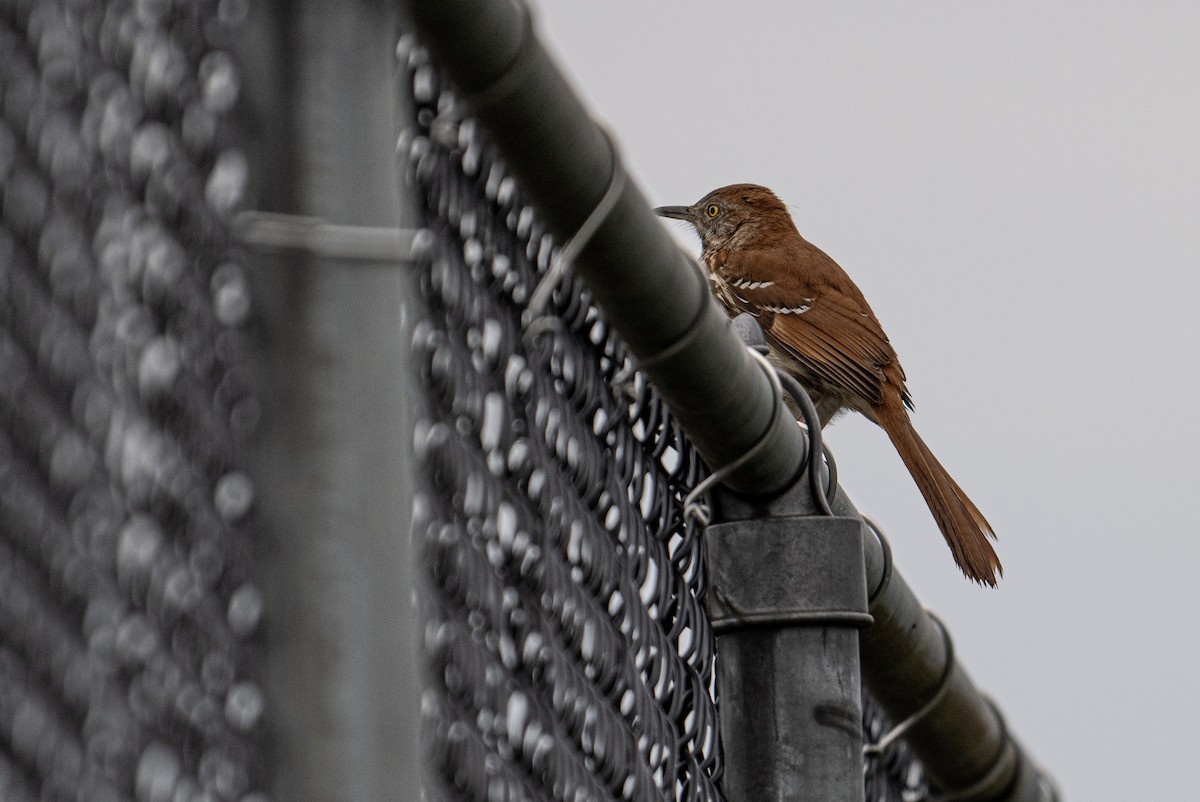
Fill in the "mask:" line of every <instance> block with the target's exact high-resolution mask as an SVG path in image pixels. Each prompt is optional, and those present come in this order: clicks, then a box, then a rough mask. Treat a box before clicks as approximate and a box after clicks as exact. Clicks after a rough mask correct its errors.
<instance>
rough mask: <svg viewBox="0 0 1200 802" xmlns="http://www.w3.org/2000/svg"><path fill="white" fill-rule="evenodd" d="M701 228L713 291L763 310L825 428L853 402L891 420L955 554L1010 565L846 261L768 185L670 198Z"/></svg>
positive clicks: (775, 344)
mask: <svg viewBox="0 0 1200 802" xmlns="http://www.w3.org/2000/svg"><path fill="white" fill-rule="evenodd" d="M655 212H656V213H657V214H659V215H660V216H662V217H672V218H675V219H677V220H686V221H687V222H689V223H691V224H692V225H693V226H695V227H696V231H697V232H698V233H699V234H700V243H701V258H702V259H703V260H704V264H705V265H706V266H707V267H708V277H709V281H710V282H711V283H712V290H713V293H714V294H715V295H716V296H717V299H718V300H719V301H720V302H721V304H722V306H724V307H725V311H727V312H728V313H729V315H730V316H736V315H738V314H741V313H742V312H749V313H750V314H752V315H754V316H755V317H756V318H758V322H759V323H760V324H761V325H762V328H763V331H764V332H765V333H766V336H767V342H768V343H769V345H770V347H771V351H770V354H769V358H770V360H771V362H772V363H773V364H774V365H776V366H777V367H779V368H782V369H783V370H785V371H787V372H788V373H789V374H791V375H792V376H795V377H796V379H798V380H799V381H800V383H801V384H802V385H804V389H806V390H807V391H808V393H809V395H810V396H811V397H812V400H813V403H814V404H815V405H816V408H817V413H818V415H819V416H820V418H821V425H822V426H824V425H825V424H827V423H828V422H829V421H830V420H832V419H833V417H834V416H836V415H837V414H838V413H839V412H842V411H843V410H847V409H852V410H856V411H858V412H861V413H862V414H863V415H866V416H867V418H869V419H870V420H873V421H875V423H877V424H879V425H880V426H881V427H883V430H884V431H885V432H887V434H888V437H890V438H891V440H892V444H893V445H895V447H896V450H897V451H898V452H900V458H901V459H902V460H904V464H905V466H907V467H908V471H909V473H911V474H912V477H913V479H914V480H916V483H917V487H919V488H920V490H921V495H923V496H924V497H925V502H926V503H927V504H928V505H929V510H930V511H931V512H932V513H933V517H934V519H935V520H936V521H937V524H938V528H940V529H941V530H942V534H943V535H944V536H945V538H946V543H948V544H949V546H950V551H951V552H952V553H953V554H954V561H955V562H957V563H958V566H959V568H961V569H962V571H963V573H964V574H966V575H967V577H969V578H970V579H973V580H975V581H977V582H982V583H986V584H988V585H993V586H994V585H995V584H996V575H997V574H999V573H1003V568H1002V566H1001V565H1000V559H999V558H998V557H997V556H996V552H995V550H994V549H993V548H992V544H991V543H989V542H988V538H995V533H993V532H992V527H991V526H990V525H989V524H988V522H987V519H985V518H984V517H983V514H982V513H981V512H980V511H979V509H978V508H977V507H976V506H975V505H974V504H973V503H972V502H971V500H970V499H969V498H967V494H966V493H964V492H963V491H962V488H960V487H959V486H958V484H957V483H956V482H955V481H954V479H952V478H951V477H950V474H949V473H947V472H946V469H945V468H943V467H942V465H941V463H939V462H938V461H937V459H936V458H935V457H934V456H933V453H932V452H931V451H930V450H929V447H928V446H926V445H925V443H924V441H922V440H921V438H920V437H919V436H918V435H917V432H916V430H915V429H913V425H912V422H911V421H910V420H909V418H908V410H909V409H911V408H912V398H911V397H910V396H909V394H908V390H907V389H906V388H905V386H904V369H903V368H901V367H900V362H899V361H898V360H897V358H896V351H895V349H893V348H892V344H891V343H890V342H888V338H887V335H886V334H884V333H883V328H882V327H880V325H879V320H878V319H876V317H875V313H874V312H872V311H871V307H870V306H869V305H868V304H867V301H866V299H865V298H863V294H862V293H861V292H860V291H859V289H858V287H856V286H854V282H853V281H851V280H850V277H849V276H847V275H846V273H845V271H843V270H842V269H841V268H840V267H838V265H837V263H836V262H834V261H833V260H832V259H830V258H829V257H828V256H827V255H825V253H824V252H823V251H821V250H820V249H819V248H817V247H816V246H815V245H813V244H812V243H810V242H808V241H807V240H805V239H804V238H803V237H802V236H800V232H799V231H797V230H796V225H795V223H793V222H792V218H791V215H789V214H788V211H787V207H785V206H784V205H783V202H782V201H780V200H779V198H778V197H776V195H775V193H774V192H772V191H771V190H769V189H767V188H766V187H760V186H757V185H755V184H734V185H732V186H728V187H721V188H720V189H716V190H713V191H712V192H710V193H708V194H707V195H705V196H704V197H703V198H702V199H701V200H699V201H698V202H696V203H694V204H693V205H691V206H661V207H659V208H658V209H655Z"/></svg>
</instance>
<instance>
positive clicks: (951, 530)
mask: <svg viewBox="0 0 1200 802" xmlns="http://www.w3.org/2000/svg"><path fill="white" fill-rule="evenodd" d="M874 411H875V413H876V416H877V418H878V419H879V424H880V426H882V427H883V430H884V431H886V432H887V433H888V437H890V438H891V440H892V444H893V445H894V446H895V447H896V451H898V452H899V453H900V458H901V459H902V460H904V465H905V466H906V467H907V468H908V472H909V473H911V474H912V477H913V479H914V480H915V481H916V483H917V487H918V488H920V490H921V495H923V496H924V497H925V503H926V504H928V505H929V511H930V512H932V513H933V517H934V520H936V521H937V525H938V528H939V529H941V530H942V535H943V536H944V537H945V538H946V543H947V544H948V545H949V546H950V552H951V553H952V554H953V555H954V561H955V562H956V563H958V567H959V568H961V569H962V572H963V573H964V574H966V575H967V577H968V578H969V579H973V580H975V581H976V582H980V583H983V584H986V585H991V586H993V587H995V585H996V577H997V575H1000V574H1003V573H1004V567H1003V566H1002V565H1001V564H1000V558H999V557H998V556H997V555H996V550H995V549H993V548H992V544H991V543H990V542H989V540H988V539H989V538H991V539H995V537H996V535H995V533H994V532H992V527H991V524H989V523H988V522H987V519H986V518H984V517H983V513H981V512H980V511H979V508H978V507H976V506H975V505H974V504H973V503H972V502H971V499H969V498H967V494H966V493H964V492H963V491H962V488H961V487H959V486H958V483H957V482H955V481H954V479H952V478H951V476H950V474H949V473H947V472H946V469H945V468H943V467H942V464H941V463H940V462H938V461H937V458H936V457H935V456H933V452H931V451H930V450H929V446H927V445H925V441H924V440H922V439H921V437H920V435H918V434H917V432H916V430H915V429H914V428H913V425H912V422H911V421H910V420H909V419H908V412H907V411H906V410H905V409H904V408H903V407H902V406H900V404H899V403H897V404H896V405H895V407H894V408H892V407H891V405H885V408H883V409H880V408H876V409H875V410H874Z"/></svg>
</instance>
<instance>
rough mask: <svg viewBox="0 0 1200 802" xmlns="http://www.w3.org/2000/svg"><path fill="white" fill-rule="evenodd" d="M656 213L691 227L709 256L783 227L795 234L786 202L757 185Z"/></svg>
mask: <svg viewBox="0 0 1200 802" xmlns="http://www.w3.org/2000/svg"><path fill="white" fill-rule="evenodd" d="M654 213H655V214H657V215H658V216H659V217H670V218H673V219H675V220H686V221H687V222H689V223H691V224H692V225H693V226H695V227H696V233H698V234H699V235H700V245H701V247H703V249H704V250H705V251H706V252H708V251H713V250H720V249H723V248H727V247H736V246H739V245H742V244H745V243H749V242H751V241H752V240H753V239H754V238H755V236H757V235H759V234H760V233H766V232H767V231H768V230H770V229H772V228H775V227H777V226H780V225H783V226H785V227H788V228H791V229H792V230H795V227H794V226H793V225H792V218H791V216H790V215H789V214H788V211H787V207H786V206H784V205H783V201H781V200H779V198H778V197H777V196H776V195H775V193H774V192H772V191H771V190H769V189H767V188H766V187H762V186H759V185H758V184H732V185H730V186H727V187H721V188H720V189H714V190H713V191H712V192H710V193H708V194H707V195H705V196H704V197H703V198H701V199H700V200H698V201H696V202H695V203H693V204H692V205H691V206H659V207H658V208H657V209H655V210H654Z"/></svg>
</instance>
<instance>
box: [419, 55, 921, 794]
mask: <svg viewBox="0 0 1200 802" xmlns="http://www.w3.org/2000/svg"><path fill="white" fill-rule="evenodd" d="M401 52H402V57H403V58H405V59H406V60H407V63H408V67H409V68H410V70H411V74H412V79H413V94H414V98H415V100H416V105H415V108H416V115H415V116H416V119H415V121H414V124H413V126H412V127H411V128H410V129H409V130H408V131H407V132H405V134H404V135H403V136H402V138H401V153H402V156H403V157H405V158H407V159H408V161H409V164H410V169H411V175H412V178H413V180H414V182H415V184H416V185H417V186H418V188H419V192H420V194H421V198H422V201H423V203H424V206H425V209H426V220H425V226H426V228H427V230H428V232H429V234H430V236H429V240H428V242H427V247H426V249H425V251H424V254H423V264H422V272H421V289H422V298H421V300H422V301H423V304H424V308H423V310H422V312H423V315H422V322H421V323H420V324H419V325H418V326H417V330H416V332H415V336H414V343H413V351H414V355H415V361H416V363H417V365H418V366H419V371H420V384H421V385H422V386H423V387H424V388H425V395H424V398H425V406H424V409H423V411H422V414H421V422H420V428H419V431H418V433H417V443H418V453H419V455H420V457H421V460H422V472H423V474H424V476H425V485H424V488H423V490H422V491H421V493H420V495H419V497H418V504H417V508H418V510H419V513H418V520H417V526H416V530H415V531H416V536H417V537H418V539H419V542H420V544H421V547H422V548H423V549H424V553H425V554H426V564H427V566H428V569H429V572H430V578H431V580H432V581H431V585H432V587H433V590H432V592H431V593H430V594H429V596H428V598H427V599H426V613H425V615H426V620H427V621H428V625H427V627H426V629H425V633H426V643H425V647H426V650H427V653H428V656H429V660H430V668H431V672H430V678H431V684H430V687H429V690H428V692H427V698H426V703H425V706H424V707H425V712H426V722H425V723H426V727H427V733H428V737H427V740H428V742H429V743H430V745H431V748H432V749H433V751H434V754H435V756H436V759H435V763H436V765H437V766H438V767H439V768H440V780H441V787H442V791H443V793H445V795H446V796H447V798H453V799H481V800H482V799H492V798H496V799H510V798H514V799H515V798H546V799H550V798H557V799H613V800H617V799H636V800H662V799H675V800H719V799H722V795H721V791H720V775H721V749H720V743H719V735H718V727H717V707H716V700H715V699H714V693H713V691H714V682H713V671H714V652H715V640H714V637H713V633H712V630H711V628H710V626H709V623H708V620H707V617H706V614H705V612H704V608H703V604H702V602H703V598H704V593H705V568H704V560H703V555H704V542H703V537H702V531H701V529H700V528H699V527H698V526H697V525H696V523H695V521H694V520H692V519H689V518H685V516H684V515H683V500H684V498H685V497H686V495H687V493H688V492H689V490H690V489H691V488H692V487H693V486H694V485H695V483H696V482H697V481H698V480H699V479H700V478H702V477H703V476H704V475H705V473H706V471H705V468H704V466H703V465H702V464H701V463H700V462H699V460H698V457H697V456H696V454H695V452H694V451H693V450H692V447H691V445H690V444H689V443H688V441H687V439H686V438H685V437H684V436H683V434H682V433H681V432H680V431H679V429H678V427H677V426H676V425H675V424H674V423H673V421H672V419H671V415H670V412H669V410H667V409H666V407H665V406H664V405H663V403H662V402H661V401H660V400H659V398H658V397H657V396H656V394H655V393H654V390H653V388H652V387H650V386H649V385H648V384H647V383H646V382H645V381H644V380H643V378H642V376H641V374H639V373H638V372H637V370H636V368H635V366H634V364H633V363H632V362H631V360H630V358H629V357H628V355H627V354H626V353H625V350H624V348H623V347H622V345H621V343H620V342H619V340H617V338H616V337H615V335H614V334H613V333H612V332H611V331H610V329H609V328H608V327H607V326H606V325H605V323H604V319H603V316H602V315H601V314H600V313H599V312H598V310H597V309H596V308H595V307H594V306H592V305H591V304H590V303H589V301H588V297H587V293H586V291H584V290H582V289H581V287H580V285H579V283H578V282H577V281H575V280H573V279H572V278H570V277H567V278H565V279H563V280H562V281H560V282H559V283H558V284H557V286H556V287H555V288H554V292H553V294H552V296H551V302H550V304H549V306H548V308H546V309H531V308H530V303H529V302H530V299H531V295H532V294H533V292H534V289H535V287H537V286H538V284H539V282H541V281H543V279H544V278H545V277H546V275H547V271H548V270H549V268H550V265H551V263H552V261H553V259H554V257H555V246H554V243H553V242H552V241H551V240H550V239H549V237H548V236H547V235H546V234H545V233H544V231H543V229H542V227H541V225H540V224H539V222H538V217H537V214H536V213H535V212H534V210H533V209H532V208H530V207H529V206H528V205H526V204H525V202H524V201H523V199H522V197H521V193H520V189H519V187H518V186H517V185H516V184H515V182H514V180H513V179H512V178H511V177H510V176H508V175H506V173H505V170H504V167H503V165H502V164H501V163H500V162H499V161H498V160H497V159H496V158H495V156H494V154H493V153H492V152H491V150H490V148H489V146H488V144H487V142H486V139H485V137H484V136H483V135H482V134H481V132H480V131H479V130H477V128H476V126H475V125H474V123H473V122H472V121H471V120H470V119H465V120H462V119H459V115H460V111H461V110H460V109H459V108H457V107H456V105H455V102H454V98H453V94H452V93H451V92H450V91H447V90H446V89H445V88H444V87H442V85H441V83H440V81H439V78H438V74H437V72H436V70H435V69H434V67H433V66H432V65H431V64H430V63H429V60H428V58H427V56H426V55H425V54H424V52H423V51H422V50H420V49H419V48H414V47H412V45H411V44H410V43H405V44H404V45H403V46H402V48H401ZM549 281H555V279H554V277H553V276H551V278H550V279H549ZM866 710H867V713H866V720H865V721H864V725H863V726H864V734H865V736H866V739H867V741H868V742H874V741H876V740H878V738H879V736H880V735H881V734H882V733H883V732H884V731H885V728H886V723H885V722H884V721H883V720H882V719H881V718H880V716H879V715H878V714H877V713H876V712H875V710H874V707H873V706H871V705H870V704H869V703H868V705H867V706H866ZM764 735H765V734H764ZM865 783H866V786H867V790H868V798H869V799H872V800H906V799H916V798H919V797H920V796H921V795H922V794H923V792H924V787H923V781H922V778H921V772H920V770H919V767H917V766H916V765H915V764H914V763H913V761H912V759H911V758H910V757H909V756H908V755H907V753H906V751H905V750H904V747H903V746H902V745H900V744H896V745H893V746H889V747H888V749H887V750H885V751H884V753H883V754H882V755H880V756H872V757H871V758H869V759H868V762H867V770H866V777H865Z"/></svg>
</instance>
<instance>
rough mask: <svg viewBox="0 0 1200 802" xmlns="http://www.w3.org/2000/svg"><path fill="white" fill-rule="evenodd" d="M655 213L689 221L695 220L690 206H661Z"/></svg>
mask: <svg viewBox="0 0 1200 802" xmlns="http://www.w3.org/2000/svg"><path fill="white" fill-rule="evenodd" d="M654 213H655V214H656V215H658V216H659V217H671V218H674V219H675V220H686V221H687V222H689V223H692V222H694V221H695V217H694V216H693V215H692V207H690V206H659V207H658V208H657V209H655V210H654Z"/></svg>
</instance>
